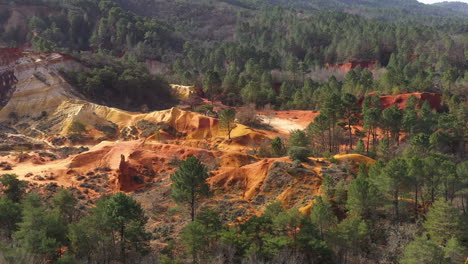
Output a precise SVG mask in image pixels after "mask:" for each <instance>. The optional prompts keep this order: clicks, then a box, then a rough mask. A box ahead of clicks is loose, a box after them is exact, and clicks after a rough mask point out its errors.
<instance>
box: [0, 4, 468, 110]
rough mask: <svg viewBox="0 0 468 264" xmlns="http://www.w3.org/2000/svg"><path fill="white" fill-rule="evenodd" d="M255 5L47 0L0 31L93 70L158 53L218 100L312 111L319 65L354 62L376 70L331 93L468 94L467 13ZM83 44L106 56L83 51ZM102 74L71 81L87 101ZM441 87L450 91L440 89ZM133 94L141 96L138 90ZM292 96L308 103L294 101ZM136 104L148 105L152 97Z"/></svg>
mask: <svg viewBox="0 0 468 264" xmlns="http://www.w3.org/2000/svg"><path fill="white" fill-rule="evenodd" d="M298 2H300V1H292V3H298ZM25 3H28V2H27V1H26V2H25ZM132 3H133V2H126V3H125V4H126V5H131V4H132ZM242 3H243V2H242ZM246 3H248V1H246ZM18 4H20V3H18ZM36 4H37V3H36ZM179 4H180V5H182V6H183V5H184V4H185V2H184V1H182V2H180V3H179ZM251 4H252V5H253V6H255V7H256V9H251V8H247V7H239V4H237V5H229V6H228V7H225V8H224V9H222V10H221V11H220V10H219V9H220V6H219V3H208V2H204V1H201V2H199V3H194V4H193V5H194V6H190V8H192V9H193V11H191V13H188V14H181V15H180V16H178V15H177V14H176V13H175V12H176V11H174V14H166V15H165V16H161V17H156V18H148V17H143V16H139V15H136V14H135V13H132V12H129V11H126V10H124V9H122V7H120V6H119V4H117V3H114V2H110V1H101V2H96V1H89V0H80V1H43V5H45V6H49V8H51V9H53V10H54V12H51V13H50V14H49V15H47V16H33V17H31V18H29V21H28V24H27V27H28V30H27V31H25V32H22V31H21V30H20V29H19V28H18V29H15V28H10V29H9V31H6V32H0V33H1V36H2V37H1V39H2V41H3V42H5V43H7V44H8V45H9V46H21V45H23V44H24V43H29V42H30V43H31V45H32V47H33V48H34V49H35V50H37V51H50V50H62V51H64V52H67V53H72V54H75V56H76V57H77V58H80V57H82V58H84V60H85V61H87V63H88V64H90V65H94V66H93V67H98V68H102V67H104V66H105V65H102V64H103V62H102V61H103V60H102V58H103V57H102V56H104V57H106V56H108V57H109V56H114V57H117V58H120V59H121V60H130V61H140V62H145V61H149V60H151V61H159V62H161V63H162V64H163V65H164V66H165V67H164V69H163V70H161V71H160V74H163V75H164V78H165V79H166V80H168V81H169V82H173V83H181V84H189V85H192V84H196V85H198V86H199V87H203V90H204V92H205V94H206V96H207V97H208V98H219V99H221V100H222V101H223V103H225V104H228V105H232V106H236V105H241V104H247V103H255V104H256V105H257V106H258V107H262V106H263V105H265V104H271V105H274V106H275V107H276V108H278V109H292V108H295V109H318V107H319V106H318V105H317V103H313V102H314V101H315V102H317V101H318V102H320V101H323V98H322V97H321V95H320V94H322V95H323V93H321V92H320V91H321V90H324V89H327V88H324V86H329V85H330V82H332V83H333V82H335V81H334V80H333V78H332V76H333V75H335V73H334V72H333V71H332V70H330V69H329V68H326V67H325V65H333V64H335V63H345V62H353V61H361V62H362V61H370V62H372V63H375V68H376V69H375V70H374V71H373V72H372V73H368V72H367V71H366V70H364V71H363V75H364V76H355V74H353V73H351V74H349V75H348V76H347V77H346V78H343V76H341V78H338V80H337V82H336V84H331V85H335V86H336V90H335V91H337V92H338V91H341V90H342V89H343V90H345V91H346V92H348V93H352V94H353V95H355V96H357V97H358V98H360V97H362V95H364V94H366V93H368V92H371V91H379V92H381V93H385V94H389V93H393V94H398V93H403V92H415V91H429V92H431V91H433V92H439V93H440V92H442V90H443V91H445V92H446V93H450V95H447V96H451V95H454V94H456V95H466V92H464V89H465V88H464V87H466V78H467V77H466V76H465V75H466V74H465V72H466V68H467V67H468V65H467V60H466V56H467V55H466V52H467V51H466V50H467V49H466V45H467V44H466V43H468V41H467V35H466V32H467V30H468V29H467V28H468V24H467V20H466V19H465V18H464V17H463V16H460V17H457V16H448V17H445V16H425V18H428V19H430V20H431V21H430V22H429V21H425V20H424V19H421V20H420V21H418V22H401V21H394V22H386V21H382V20H379V19H366V18H364V17H362V16H359V15H355V14H348V13H343V12H337V11H320V10H319V11H308V9H307V8H304V9H290V8H287V7H284V6H281V5H280V3H276V2H275V3H265V2H262V4H259V5H257V4H256V3H255V2H252V3H251ZM135 5H136V4H135ZM241 6H243V5H241ZM140 7H141V6H140ZM202 9H206V10H209V12H213V13H220V12H221V14H218V16H221V15H225V16H226V19H225V20H221V21H220V22H219V23H218V22H213V21H212V20H205V21H203V20H200V19H199V18H200V14H198V13H199V12H200V10H202ZM3 12H4V13H5V14H7V13H8V12H11V10H10V9H5V11H3ZM168 12H170V11H168ZM192 13H193V14H192ZM171 15H172V16H171ZM184 15H193V18H191V17H184ZM174 16H175V17H177V18H178V20H177V22H175V21H174V20H173V18H174ZM2 17H8V16H2ZM408 17H413V18H415V19H416V18H417V16H408ZM416 20H417V19H416ZM3 22H5V21H3ZM215 28H219V29H220V30H222V31H224V34H221V33H220V32H219V31H216V30H215ZM32 32H33V33H34V34H31V33H32ZM33 35H34V36H33ZM89 52H92V53H96V52H97V53H98V54H102V56H101V57H94V56H89V54H88V53H89ZM93 58H95V59H94V62H93V61H92V60H93ZM109 61H113V59H109ZM123 64H124V65H125V63H123ZM127 65H129V64H128V63H127ZM120 71H123V69H122V70H120ZM72 74H73V73H70V74H69V75H72ZM105 74H106V73H105V71H103V70H93V71H91V72H89V73H87V76H70V79H71V80H75V81H74V83H79V84H80V85H78V87H79V88H83V89H84V90H83V92H84V93H85V94H87V95H88V97H90V98H91V99H93V98H94V97H95V95H96V94H104V91H103V89H100V88H97V87H100V86H99V85H98V86H97V87H96V88H94V89H95V90H96V91H95V93H94V94H93V93H91V91H90V90H89V89H88V88H86V87H87V86H86V85H85V84H84V82H86V81H87V80H86V78H94V79H95V80H100V82H101V83H102V82H105V79H106V78H108V77H106V76H105ZM351 75H353V76H351ZM361 77H362V78H361ZM144 78H146V77H144ZM358 79H359V81H358ZM78 80H80V81H78ZM161 81H162V80H161ZM88 82H89V81H88ZM142 82H143V83H144V82H145V81H142ZM159 82H160V81H158V83H159ZM327 82H328V83H327ZM150 83H151V82H150ZM275 85H280V86H281V87H280V88H278V87H276V88H275ZM113 86H118V85H117V84H113ZM146 86H148V84H146ZM159 86H164V83H160V84H159ZM447 86H450V89H444V88H447ZM255 87H261V89H256V88H255ZM139 90H140V91H143V90H144V89H139ZM160 90H161V91H162V90H164V88H160ZM135 97H140V98H143V97H146V96H145V94H144V93H138V94H136V95H135ZM115 98H117V96H116V97H115ZM294 98H303V99H305V100H304V101H307V102H310V103H307V104H301V103H298V102H294ZM116 101H117V102H118V101H119V100H116ZM135 102H136V103H135V104H148V105H149V107H150V109H152V108H153V107H152V106H151V105H152V104H151V100H147V101H145V102H144V103H141V101H140V100H135ZM116 105H117V106H121V105H122V104H116ZM133 108H135V106H134V105H133Z"/></svg>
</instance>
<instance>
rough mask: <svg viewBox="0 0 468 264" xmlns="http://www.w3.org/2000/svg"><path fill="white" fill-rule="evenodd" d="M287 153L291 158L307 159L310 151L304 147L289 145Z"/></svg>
mask: <svg viewBox="0 0 468 264" xmlns="http://www.w3.org/2000/svg"><path fill="white" fill-rule="evenodd" d="M288 155H289V157H290V158H291V159H292V160H299V161H307V160H308V157H309V155H310V151H309V149H308V148H305V147H291V148H290V149H289V151H288Z"/></svg>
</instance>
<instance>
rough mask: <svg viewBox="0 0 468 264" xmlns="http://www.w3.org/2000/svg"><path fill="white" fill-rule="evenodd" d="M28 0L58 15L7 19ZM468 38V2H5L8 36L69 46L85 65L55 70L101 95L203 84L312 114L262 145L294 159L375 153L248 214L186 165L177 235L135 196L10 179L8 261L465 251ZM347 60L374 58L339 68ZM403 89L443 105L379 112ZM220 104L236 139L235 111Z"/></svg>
mask: <svg viewBox="0 0 468 264" xmlns="http://www.w3.org/2000/svg"><path fill="white" fill-rule="evenodd" d="M149 2H151V3H149ZM22 6H26V7H27V6H34V7H45V8H47V10H48V12H38V13H37V15H34V16H31V17H29V18H28V20H27V23H26V24H25V27H7V26H4V25H6V24H8V18H9V17H10V15H11V14H12V13H13V12H14V10H15V9H17V8H20V7H22ZM149 7H151V8H149ZM467 32H468V19H467V17H466V14H463V13H462V12H458V11H454V10H451V9H447V8H442V7H437V6H426V5H422V4H420V3H418V2H417V1H403V0H393V1H376V0H368V1H364V0H363V1H357V0H356V1H339V0H334V1H321V0H314V1H302V0H297V1H292V0H289V1H287V0H276V1H275V0H268V1H266V0H223V1H185V0H180V1H161V0H158V1H154V2H152V1H138V0H128V1H126V0H120V1H94V0H41V1H37V0H35V1H32V0H14V1H13V0H8V1H7V0H0V45H3V46H8V47H24V48H26V49H32V50H34V51H40V52H50V51H60V52H63V53H66V54H70V55H72V56H73V57H74V58H75V59H76V60H78V61H80V62H81V63H82V64H83V65H84V66H85V67H86V69H85V70H63V71H61V74H62V75H63V76H64V77H65V78H66V79H67V80H68V81H69V82H70V83H71V84H73V85H74V87H76V89H78V90H79V91H80V92H81V93H83V94H84V95H85V96H86V97H87V98H88V99H89V100H91V101H95V102H99V103H103V104H106V105H110V106H116V107H119V108H123V109H127V110H142V109H145V110H152V109H160V108H165V107H168V106H170V105H172V103H173V101H172V99H171V95H170V91H169V90H170V89H169V83H177V84H185V85H195V86H196V87H197V88H198V89H199V90H200V92H202V93H203V95H204V97H206V98H208V99H210V100H211V101H221V102H222V103H223V104H225V105H227V106H230V107H242V106H249V107H251V108H253V109H255V108H256V109H275V110H299V109H300V110H310V111H319V114H318V116H317V117H316V118H315V120H314V122H312V123H311V124H310V125H309V126H307V128H306V129H304V130H293V131H291V133H290V135H289V138H287V139H285V138H280V137H277V138H275V139H273V140H271V141H269V142H267V144H264V145H262V146H261V147H259V150H258V151H257V152H256V153H255V154H256V155H257V156H259V157H262V158H263V157H264V158H277V157H284V156H289V157H290V159H291V161H292V162H293V164H294V166H297V168H298V169H302V168H301V165H300V164H301V162H314V161H312V160H310V159H309V157H325V158H326V159H327V161H329V162H331V163H333V164H337V163H338V161H337V160H336V159H335V158H334V156H333V155H334V154H338V153H342V152H346V153H355V154H361V155H364V156H367V157H370V158H373V159H375V160H376V162H375V163H374V164H367V165H366V164H361V166H359V170H357V171H353V170H352V169H350V168H346V167H343V168H342V169H343V171H344V172H346V173H347V174H349V175H350V178H351V179H348V180H345V179H340V178H337V177H333V175H332V174H331V173H330V175H328V174H327V173H326V172H324V179H323V182H322V186H321V195H317V196H316V197H315V198H314V199H315V202H314V205H313V207H312V208H311V210H310V212H307V213H304V212H302V211H299V209H298V208H287V209H285V208H283V206H282V205H281V203H278V202H275V203H271V204H269V205H268V206H267V207H266V209H265V210H264V211H263V212H260V213H259V214H258V215H254V216H251V217H250V218H248V219H245V220H243V221H232V220H231V219H226V218H225V217H222V216H223V212H220V211H218V210H216V209H213V208H209V207H202V208H198V207H197V206H198V205H200V204H201V201H202V200H204V199H209V197H211V196H212V195H213V192H214V190H211V189H210V186H209V185H207V184H206V179H207V178H208V177H209V170H210V168H208V167H207V166H206V165H204V164H203V163H201V162H200V161H199V160H198V159H196V158H188V159H187V160H184V161H177V162H176V164H175V165H174V167H176V172H174V173H173V174H171V180H172V182H173V185H172V186H171V188H172V192H171V198H172V199H173V201H174V202H175V203H177V204H178V206H180V208H183V211H184V212H185V213H184V214H182V215H183V217H186V218H187V223H188V224H187V225H186V226H185V227H183V229H182V231H181V232H180V236H178V237H175V236H174V235H173V234H172V233H171V231H168V230H157V229H154V228H152V229H151V230H150V229H149V228H148V227H147V226H146V225H147V223H148V217H150V216H149V215H148V212H145V211H144V210H143V209H142V206H141V205H140V204H139V203H138V202H137V201H136V200H135V199H134V197H133V196H132V194H131V195H126V194H124V193H117V194H114V195H109V196H104V197H101V198H99V199H97V200H95V201H93V202H90V203H89V204H86V205H83V204H80V203H79V201H78V200H79V197H77V195H76V193H75V190H73V188H69V189H67V190H65V189H63V190H62V189H59V190H57V191H55V192H54V193H53V194H51V193H47V192H45V193H46V194H44V193H41V194H39V193H38V192H35V191H30V190H29V189H28V188H27V183H26V182H24V181H21V180H19V179H18V177H17V176H16V175H13V174H3V175H2V176H0V187H1V188H0V193H1V197H0V263H4V262H5V263H44V262H47V263H167V264H169V263H245V264H251V263H252V264H253V263H288V264H290V263H291V264H294V263H311V264H314V263H343V264H346V263H401V264H418V263H439V264H459V263H463V262H464V261H466V258H467V257H468V256H467V252H468V161H467V159H466V154H467V153H466V148H467V146H466V142H467V131H468V126H467V124H468V104H467V103H466V102H467V99H468V98H467V97H468V70H467V69H468V60H467V58H468V33H467ZM150 62H157V63H159V64H160V65H162V67H161V68H160V69H159V70H157V71H156V72H151V71H150V70H149V69H148V68H147V67H145V65H147V64H148V63H150ZM348 62H366V64H368V65H372V67H363V68H361V67H355V68H353V69H350V70H349V71H347V72H342V71H340V70H339V69H336V67H335V66H334V65H339V64H342V63H348ZM404 93H433V94H434V96H440V97H437V98H440V104H433V103H431V101H430V100H426V101H424V102H423V100H420V99H419V98H418V97H417V96H416V95H412V96H408V98H407V100H406V101H405V104H404V106H402V107H399V105H397V104H395V105H393V106H391V107H383V106H382V99H381V98H380V97H379V96H381V95H400V94H404ZM162 102H164V104H163V103H162ZM202 107H203V109H205V110H206V109H209V111H213V106H211V107H210V105H205V106H202ZM228 109H229V108H228ZM233 109H234V108H233ZM236 109H238V108H236ZM199 112H203V113H206V112H207V111H199ZM214 115H215V116H218V117H219V118H220V120H221V124H222V125H225V126H227V127H228V131H229V132H228V137H229V139H230V134H229V133H230V130H229V129H230V128H229V126H230V124H231V123H232V122H233V121H234V119H235V112H234V110H232V109H229V110H226V109H225V111H223V112H220V113H217V114H216V113H214ZM238 120H239V119H238ZM249 122H250V121H249ZM249 122H246V123H247V124H249V125H252V124H251V123H249ZM352 126H360V127H361V128H362V130H361V131H358V132H354V135H353V130H352ZM174 210H175V209H174ZM151 217H155V218H158V215H151ZM161 220H163V219H161ZM161 237H164V238H165V240H164V247H163V249H162V250H160V251H157V252H156V251H155V250H152V247H151V242H152V241H154V240H155V239H159V238H161Z"/></svg>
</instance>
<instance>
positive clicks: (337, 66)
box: [325, 61, 377, 72]
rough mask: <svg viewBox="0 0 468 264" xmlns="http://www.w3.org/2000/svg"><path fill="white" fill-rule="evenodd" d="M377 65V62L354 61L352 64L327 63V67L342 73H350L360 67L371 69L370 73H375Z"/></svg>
mask: <svg viewBox="0 0 468 264" xmlns="http://www.w3.org/2000/svg"><path fill="white" fill-rule="evenodd" d="M376 63H377V61H352V62H346V63H337V64H329V63H326V64H325V67H326V68H334V69H339V70H340V71H342V72H349V71H350V70H352V69H354V68H356V67H358V66H359V67H361V68H362V69H369V70H370V71H374V70H375V64H376Z"/></svg>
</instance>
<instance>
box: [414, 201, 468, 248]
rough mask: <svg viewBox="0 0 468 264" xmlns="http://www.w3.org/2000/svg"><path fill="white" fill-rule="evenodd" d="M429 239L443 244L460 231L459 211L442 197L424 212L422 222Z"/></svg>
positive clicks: (456, 235) (455, 236)
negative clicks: (424, 219) (424, 218)
mask: <svg viewBox="0 0 468 264" xmlns="http://www.w3.org/2000/svg"><path fill="white" fill-rule="evenodd" d="M423 227H424V228H425V229H426V231H427V233H428V234H429V236H430V238H431V240H433V241H434V242H435V243H437V244H438V245H445V244H447V241H449V240H450V239H451V238H453V237H454V238H457V237H458V236H459V235H460V233H461V219H460V211H459V210H458V209H457V208H455V207H453V206H451V205H450V204H449V203H447V202H445V201H444V200H442V199H439V200H437V201H436V202H435V203H434V205H433V207H432V208H431V209H429V212H427V214H426V221H425V222H424V223H423Z"/></svg>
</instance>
